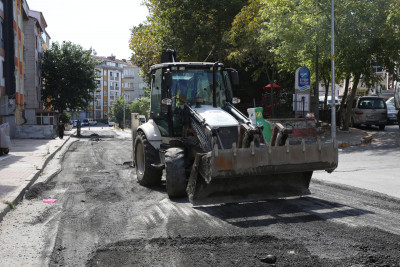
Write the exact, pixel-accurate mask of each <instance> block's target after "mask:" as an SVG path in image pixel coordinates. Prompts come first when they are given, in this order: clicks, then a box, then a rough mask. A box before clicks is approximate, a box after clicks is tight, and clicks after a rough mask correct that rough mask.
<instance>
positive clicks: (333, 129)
mask: <svg viewBox="0 0 400 267" xmlns="http://www.w3.org/2000/svg"><path fill="white" fill-rule="evenodd" d="M334 2H335V0H332V11H331V13H332V14H331V53H332V60H331V69H332V70H331V71H332V85H331V88H332V91H331V99H332V103H331V112H332V113H331V132H332V133H331V134H332V140H333V142H335V141H336V103H335V100H336V98H335V89H336V86H335V20H334V18H335V5H334Z"/></svg>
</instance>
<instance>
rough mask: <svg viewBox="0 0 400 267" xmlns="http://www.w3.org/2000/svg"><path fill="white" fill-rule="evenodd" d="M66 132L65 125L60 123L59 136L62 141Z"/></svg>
mask: <svg viewBox="0 0 400 267" xmlns="http://www.w3.org/2000/svg"><path fill="white" fill-rule="evenodd" d="M64 131H65V126H64V123H63V122H62V121H60V123H59V124H58V136H59V137H60V139H63V137H64Z"/></svg>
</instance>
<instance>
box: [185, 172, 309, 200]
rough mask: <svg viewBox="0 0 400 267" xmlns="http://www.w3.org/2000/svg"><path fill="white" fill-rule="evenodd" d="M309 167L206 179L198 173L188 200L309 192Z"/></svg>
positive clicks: (264, 196) (248, 198)
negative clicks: (294, 170) (271, 173)
mask: <svg viewBox="0 0 400 267" xmlns="http://www.w3.org/2000/svg"><path fill="white" fill-rule="evenodd" d="M311 176H312V171H309V172H300V173H287V174H279V175H265V176H253V177H250V176H248V177H235V178H230V179H213V180H212V181H211V182H210V183H207V182H206V181H205V180H204V179H203V178H202V177H201V176H200V175H199V177H198V179H197V180H196V181H192V182H195V185H194V186H193V187H191V188H192V189H193V190H192V191H190V192H188V193H189V200H190V202H191V203H192V204H194V205H209V204H219V203H231V202H249V201H257V200H266V199H276V198H284V197H294V196H304V195H309V194H310V191H309V189H308V187H309V183H310V179H311Z"/></svg>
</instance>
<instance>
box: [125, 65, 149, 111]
mask: <svg viewBox="0 0 400 267" xmlns="http://www.w3.org/2000/svg"><path fill="white" fill-rule="evenodd" d="M127 63H128V64H127V65H126V66H125V67H124V80H125V83H124V85H123V87H124V94H125V96H126V97H125V99H126V101H128V103H132V102H133V101H134V100H135V99H136V98H141V97H144V96H145V94H144V91H143V87H145V86H146V83H145V82H144V81H143V79H142V77H141V76H140V68H139V67H138V66H136V65H133V64H132V63H131V62H130V61H128V62H127Z"/></svg>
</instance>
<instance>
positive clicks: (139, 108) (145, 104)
mask: <svg viewBox="0 0 400 267" xmlns="http://www.w3.org/2000/svg"><path fill="white" fill-rule="evenodd" d="M129 112H130V113H139V114H140V115H145V116H146V118H147V119H148V118H149V112H150V98H149V97H142V98H136V99H135V101H133V102H132V103H131V104H130V105H129Z"/></svg>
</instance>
